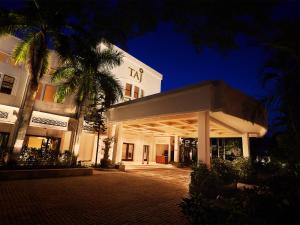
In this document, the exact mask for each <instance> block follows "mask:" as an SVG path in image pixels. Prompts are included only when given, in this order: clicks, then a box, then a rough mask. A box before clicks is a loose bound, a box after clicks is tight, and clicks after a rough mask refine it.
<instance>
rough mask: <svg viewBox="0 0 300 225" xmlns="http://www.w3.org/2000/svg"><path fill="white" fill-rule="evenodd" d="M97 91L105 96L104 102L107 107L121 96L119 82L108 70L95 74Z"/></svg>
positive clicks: (121, 91)
mask: <svg viewBox="0 0 300 225" xmlns="http://www.w3.org/2000/svg"><path fill="white" fill-rule="evenodd" d="M96 83H97V89H98V90H97V91H98V92H100V93H103V94H104V96H105V104H106V105H107V106H108V107H109V106H110V105H112V104H114V103H116V102H117V101H118V100H119V99H122V98H123V89H122V86H121V83H120V82H119V81H118V80H117V79H116V78H115V76H114V75H113V74H112V73H111V72H110V71H108V70H104V71H99V72H98V73H97V76H96Z"/></svg>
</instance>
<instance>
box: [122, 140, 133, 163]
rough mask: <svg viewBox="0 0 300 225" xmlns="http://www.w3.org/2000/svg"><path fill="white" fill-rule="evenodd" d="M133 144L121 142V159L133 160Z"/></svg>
mask: <svg viewBox="0 0 300 225" xmlns="http://www.w3.org/2000/svg"><path fill="white" fill-rule="evenodd" d="M133 153H134V144H131V143H123V147H122V160H123V161H133Z"/></svg>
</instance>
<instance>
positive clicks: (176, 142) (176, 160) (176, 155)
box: [174, 135, 179, 162]
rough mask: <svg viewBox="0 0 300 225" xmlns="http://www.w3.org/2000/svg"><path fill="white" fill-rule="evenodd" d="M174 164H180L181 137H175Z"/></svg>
mask: <svg viewBox="0 0 300 225" xmlns="http://www.w3.org/2000/svg"><path fill="white" fill-rule="evenodd" d="M174 162H179V137H178V136H177V135H176V136H174Z"/></svg>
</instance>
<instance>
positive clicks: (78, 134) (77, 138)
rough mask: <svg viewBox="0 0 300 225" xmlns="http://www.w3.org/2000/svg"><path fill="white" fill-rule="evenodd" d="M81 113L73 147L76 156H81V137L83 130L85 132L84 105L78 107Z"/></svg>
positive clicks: (79, 113)
mask: <svg viewBox="0 0 300 225" xmlns="http://www.w3.org/2000/svg"><path fill="white" fill-rule="evenodd" d="M78 109H79V111H78V116H77V118H78V123H77V129H76V133H75V137H74V139H75V141H74V146H73V149H74V151H73V152H74V154H75V156H78V154H79V147H80V146H79V145H80V137H81V133H82V130H83V122H84V106H83V104H80V105H79V107H78Z"/></svg>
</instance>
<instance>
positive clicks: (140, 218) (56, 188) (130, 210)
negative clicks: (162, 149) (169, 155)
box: [0, 169, 189, 225]
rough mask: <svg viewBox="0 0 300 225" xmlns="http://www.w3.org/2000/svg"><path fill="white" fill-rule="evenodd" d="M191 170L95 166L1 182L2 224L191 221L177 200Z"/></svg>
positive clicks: (56, 224) (161, 222)
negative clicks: (76, 173)
mask: <svg viewBox="0 0 300 225" xmlns="http://www.w3.org/2000/svg"><path fill="white" fill-rule="evenodd" d="M188 177H189V171H186V170H179V169H153V170H130V171H129V172H126V173H122V172H96V173H95V175H93V176H88V177H69V178H55V179H53V178H52V179H40V180H19V181H1V182H0V224H1V225H6V224H7V225H13V224H18V225H19V224H24V225H30V224H42V225H44V224H51V225H54V224H55V225H59V224H67V225H72V224H84V225H88V224H105V225H109V224H130V225H132V224H187V221H186V219H185V217H184V216H183V215H182V213H181V212H180V208H179V207H178V203H180V201H181V199H182V197H184V196H185V195H186V194H187V191H188V180H189V179H188Z"/></svg>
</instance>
